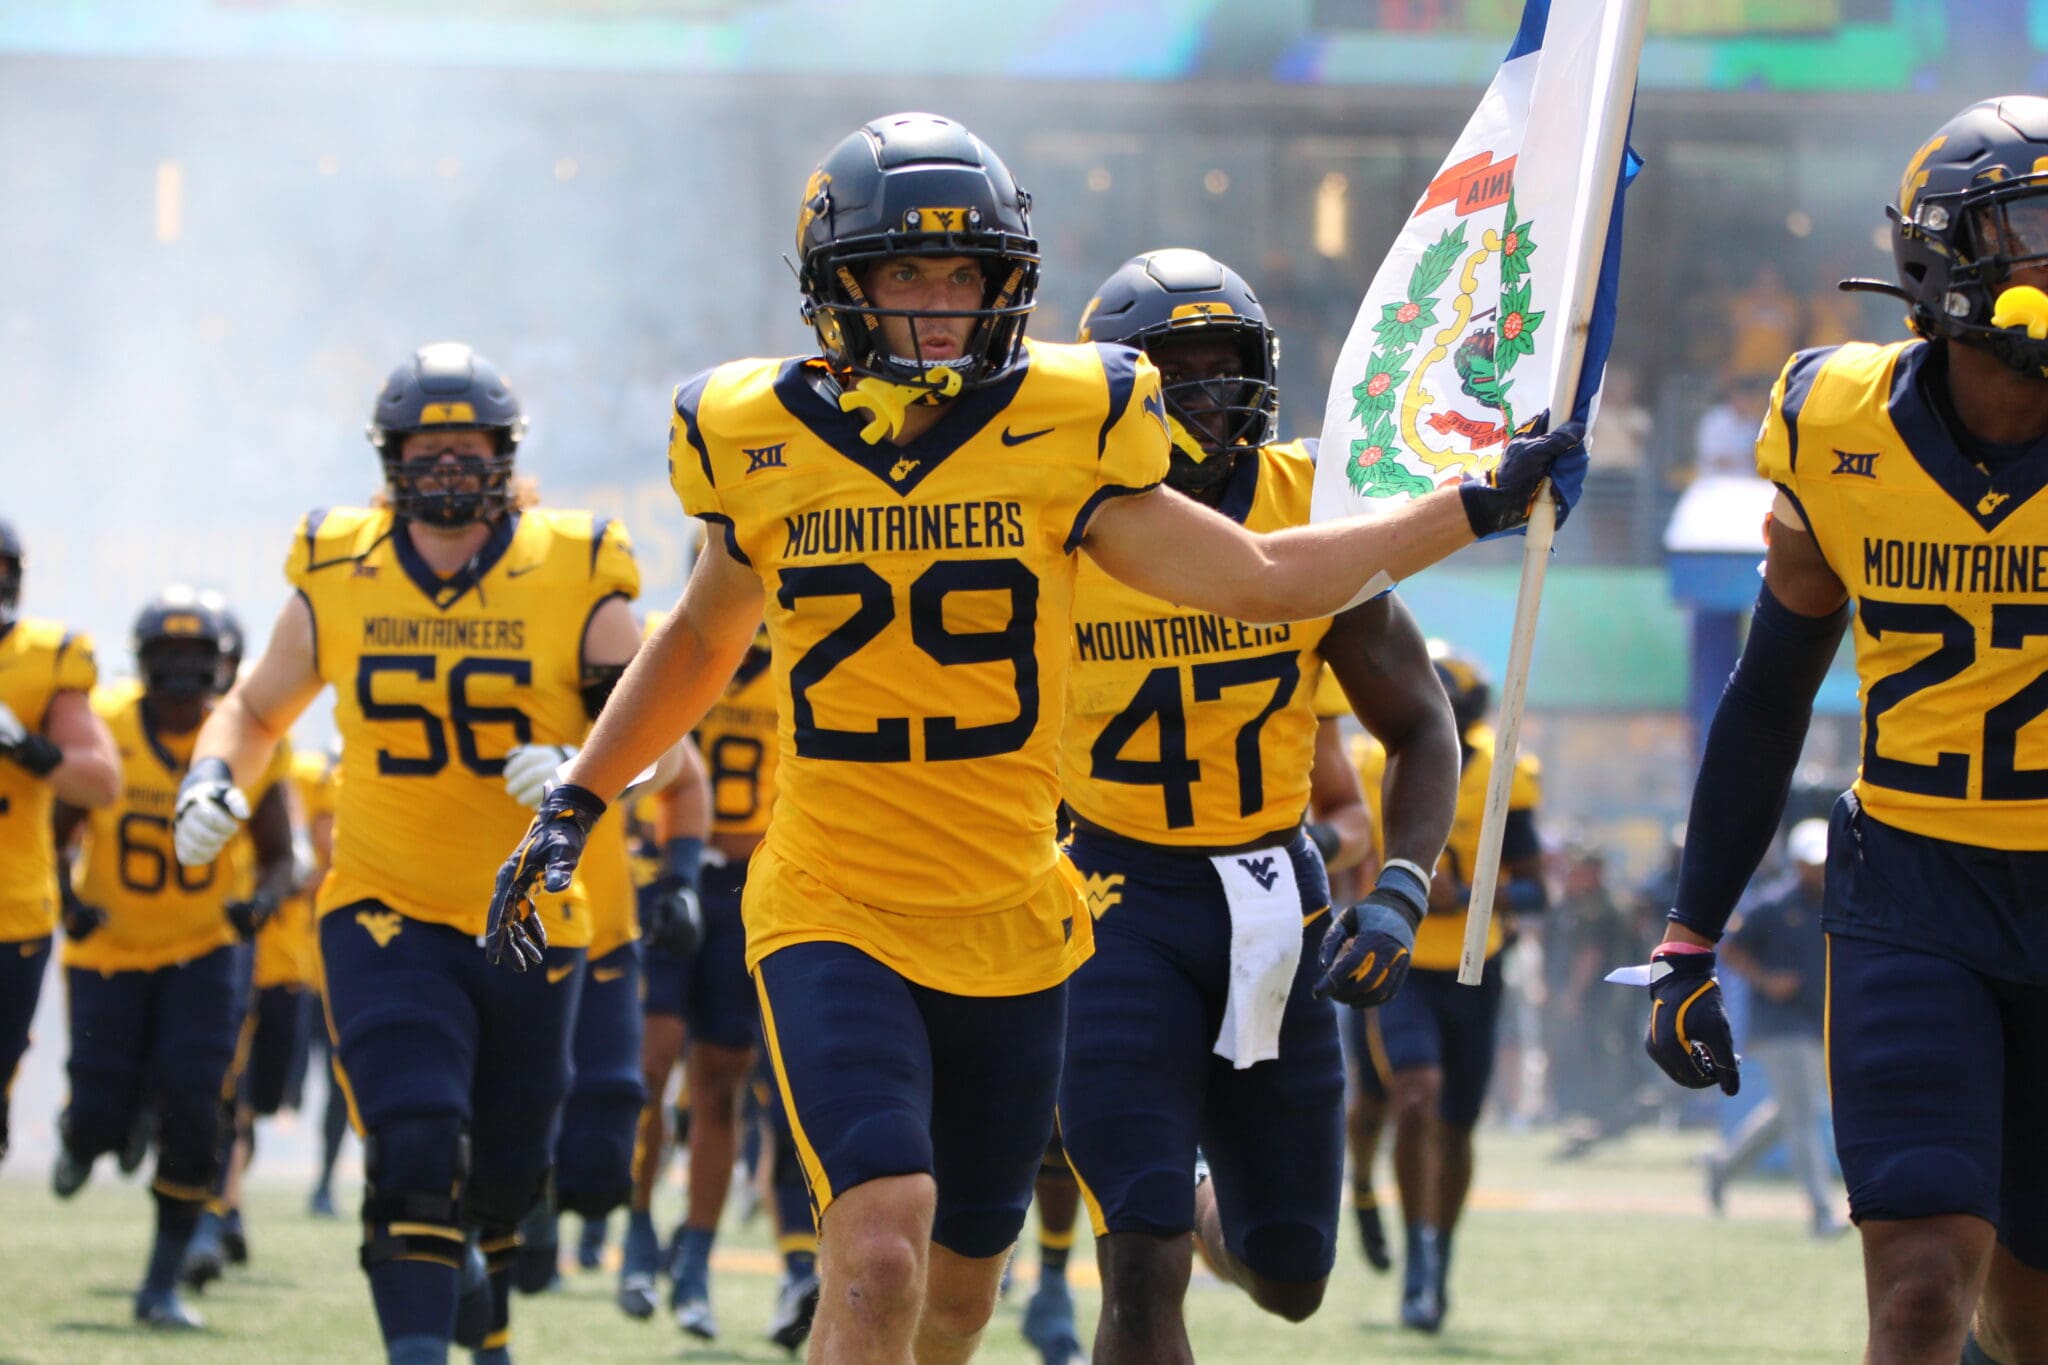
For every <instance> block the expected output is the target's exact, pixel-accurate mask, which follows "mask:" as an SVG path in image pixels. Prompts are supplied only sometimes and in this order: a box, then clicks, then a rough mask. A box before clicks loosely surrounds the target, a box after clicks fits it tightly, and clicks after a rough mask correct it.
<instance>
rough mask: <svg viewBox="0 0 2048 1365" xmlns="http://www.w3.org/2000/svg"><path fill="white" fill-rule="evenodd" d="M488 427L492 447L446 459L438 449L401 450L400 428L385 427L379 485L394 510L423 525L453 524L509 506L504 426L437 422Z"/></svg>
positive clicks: (490, 516) (490, 517)
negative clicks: (405, 454) (406, 452)
mask: <svg viewBox="0 0 2048 1365" xmlns="http://www.w3.org/2000/svg"><path fill="white" fill-rule="evenodd" d="M435 430H450V431H453V430H465V431H476V430H488V431H489V432H490V435H491V440H492V444H493V446H494V447H495V448H496V449H495V453H494V454H492V455H490V456H489V457H484V456H481V455H456V456H455V458H454V461H453V462H452V463H451V462H450V461H449V460H448V458H447V453H448V452H446V451H445V450H443V451H422V452H420V453H419V454H416V455H414V456H413V457H412V458H411V459H406V458H404V457H403V455H402V454H401V453H400V452H401V451H402V450H403V443H404V434H401V433H397V432H393V433H388V434H387V436H386V441H385V442H384V443H383V444H381V445H380V450H379V453H380V454H381V455H382V457H383V461H384V486H385V488H386V490H387V491H388V492H389V494H390V497H391V508H392V510H393V511H394V512H396V513H398V515H399V516H402V517H405V518H407V519H409V520H411V521H417V522H421V523H423V524H425V525H428V526H439V527H444V528H448V529H454V528H457V527H462V526H469V525H473V524H474V523H476V522H479V521H494V520H496V519H497V518H499V517H501V516H503V515H504V514H505V513H506V512H507V511H508V510H510V508H511V506H512V474H513V447H512V444H511V442H510V440H509V433H507V432H506V431H505V430H504V429H503V428H477V427H463V428H436V429H435Z"/></svg>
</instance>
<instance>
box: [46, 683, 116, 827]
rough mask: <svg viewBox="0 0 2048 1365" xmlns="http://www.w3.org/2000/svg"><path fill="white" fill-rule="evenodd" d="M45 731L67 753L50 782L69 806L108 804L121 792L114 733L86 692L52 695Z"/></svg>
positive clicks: (59, 796) (51, 776) (54, 770)
mask: <svg viewBox="0 0 2048 1365" xmlns="http://www.w3.org/2000/svg"><path fill="white" fill-rule="evenodd" d="M43 734H44V737H45V738H47V739H48V740H49V741H50V742H51V743H52V744H54V745H56V746H57V748H58V749H59V750H60V751H61V752H62V753H63V755H64V759H63V761H62V762H60V763H59V764H58V765H57V766H56V767H54V768H52V769H51V770H50V786H51V787H52V788H53V789H54V790H55V791H56V793H57V799H58V800H59V801H62V802H63V803H64V804H65V805H67V806H105V805H109V804H111V803H112V802H113V800H114V799H115V798H116V797H118V796H119V795H120V794H121V769H120V764H119V761H118V760H117V759H116V758H115V755H114V737H113V735H111V734H109V733H108V732H107V726H106V722H104V721H102V720H101V719H100V718H99V717H98V716H96V715H94V714H93V710H92V704H91V703H90V702H89V701H88V700H87V699H86V695H85V693H83V692H59V693H58V694H57V695H56V696H54V697H52V698H51V699H50V710H49V714H48V715H47V716H46V717H45V718H44V720H43Z"/></svg>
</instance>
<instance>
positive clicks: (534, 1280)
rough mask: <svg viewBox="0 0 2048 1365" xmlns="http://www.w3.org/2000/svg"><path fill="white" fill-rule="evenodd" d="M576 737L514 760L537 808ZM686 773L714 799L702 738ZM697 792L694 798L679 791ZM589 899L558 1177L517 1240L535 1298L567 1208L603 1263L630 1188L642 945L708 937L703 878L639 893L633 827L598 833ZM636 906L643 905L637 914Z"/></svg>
mask: <svg viewBox="0 0 2048 1365" xmlns="http://www.w3.org/2000/svg"><path fill="white" fill-rule="evenodd" d="M575 755H576V747H575V746H574V745H570V744H545V745H543V744H527V745H520V746H518V747H515V748H514V749H513V750H512V751H511V752H510V753H509V754H507V755H506V758H505V789H506V790H507V791H509V792H510V793H511V794H512V799H513V800H515V801H517V802H519V804H520V805H522V806H528V807H538V806H539V805H540V803H541V798H542V797H543V796H544V795H545V794H546V787H547V784H548V783H549V782H551V781H552V780H553V779H554V775H555V772H556V771H557V769H559V768H560V767H561V765H562V764H564V763H566V762H568V761H569V759H571V758H573V757H575ZM683 759H684V763H683V769H682V771H681V772H680V773H678V774H677V776H676V779H675V783H674V785H673V787H672V789H671V793H672V797H673V799H683V800H689V799H691V796H692V795H693V796H694V799H695V800H696V801H697V802H698V803H700V804H701V803H703V802H704V801H707V800H708V799H709V798H708V795H707V794H706V791H705V776H704V765H703V762H702V760H701V759H700V758H699V757H698V755H697V751H696V749H695V747H694V746H691V745H687V744H686V745H684V746H683ZM684 788H691V789H693V792H692V794H691V795H681V794H680V793H681V790H682V789H684ZM581 873H582V879H583V887H584V893H585V895H586V896H587V897H588V899H589V901H590V908H591V917H592V925H593V927H592V930H591V935H592V937H591V941H590V960H589V963H588V965H587V967H586V969H585V974H584V982H583V998H582V1000H581V1001H580V1002H579V1004H578V1005H577V1010H576V1023H575V1026H574V1041H573V1044H572V1046H573V1057H572V1061H573V1063H574V1066H573V1073H574V1079H573V1080H572V1081H571V1083H570V1087H569V1094H568V1097H567V1098H566V1099H565V1100H564V1101H563V1104H562V1125H561V1132H560V1133H559V1134H558V1135H557V1136H556V1138H555V1178H554V1184H553V1189H552V1191H551V1193H550V1196H549V1198H548V1199H547V1200H545V1201H543V1202H542V1203H541V1204H539V1205H537V1206H536V1207H535V1208H534V1210H533V1212H532V1213H530V1214H529V1215H527V1222H526V1225H525V1227H524V1228H523V1229H522V1232H521V1237H522V1245H521V1246H520V1248H519V1260H518V1276H517V1278H518V1284H519V1288H520V1289H521V1290H522V1291H523V1292H525V1293H528V1294H536V1293H539V1292H541V1291H542V1290H544V1289H547V1288H549V1287H550V1286H552V1285H553V1284H555V1283H556V1282H557V1281H558V1280H559V1279H560V1272H559V1270H558V1269H557V1260H558V1257H559V1255H560V1234H559V1232H558V1223H559V1215H560V1213H561V1212H562V1211H563V1210H567V1211H569V1212H571V1213H574V1214H575V1215H577V1217H578V1218H580V1219H582V1221H583V1233H582V1236H581V1237H580V1238H579V1239H578V1247H577V1259H578V1261H579V1262H580V1263H581V1264H583V1265H584V1266H585V1267H586V1268H594V1267H595V1266H596V1264H597V1262H598V1259H599V1258H600V1257H601V1256H602V1255H603V1249H604V1228H605V1222H606V1220H607V1219H609V1218H610V1217H611V1211H612V1210H613V1209H615V1208H618V1207H619V1206H620V1205H622V1204H626V1203H628V1202H629V1201H630V1200H631V1198H632V1195H633V1149H634V1144H635V1140H636V1137H637V1134H638V1130H639V1125H640V1114H641V1110H642V1107H643V1106H644V1104H645V1102H646V1098H647V1091H646V1088H645V1087H644V1086H643V1085H642V1083H641V1067H640V1058H641V1050H642V1049H641V1022H640V1016H641V999H642V996H643V994H644V992H643V991H642V988H641V952H642V944H643V941H644V943H645V945H646V947H647V948H648V949H649V950H651V951H657V952H663V953H669V954H673V953H678V952H680V953H688V952H690V951H692V950H693V949H694V947H695V945H696V942H697V940H698V939H699V938H700V937H701V936H702V932H703V929H702V913H701V911H700V910H699V908H698V904H697V898H696V890H695V887H694V886H684V887H682V888H680V889H679V890H677V891H675V892H674V893H673V894H664V895H658V896H653V897H641V896H639V894H638V889H637V888H636V887H635V886H634V884H633V870H632V865H631V860H630V858H629V856H628V853H627V847H626V824H625V822H624V821H614V822H613V823H611V824H609V825H606V826H604V827H603V828H600V829H598V830H597V831H595V832H594V834H593V837H592V839H591V843H590V847H589V849H588V850H587V851H586V853H585V856H584V861H583V863H582V868H581ZM636 902H637V903H638V905H641V906H644V907H645V913H644V914H642V913H636Z"/></svg>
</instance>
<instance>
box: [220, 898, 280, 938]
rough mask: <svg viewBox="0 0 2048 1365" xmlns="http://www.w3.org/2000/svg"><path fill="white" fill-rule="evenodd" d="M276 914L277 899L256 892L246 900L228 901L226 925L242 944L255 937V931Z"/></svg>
mask: <svg viewBox="0 0 2048 1365" xmlns="http://www.w3.org/2000/svg"><path fill="white" fill-rule="evenodd" d="M276 913H277V897H275V896H273V895H271V894H270V893H269V892H267V891H258V892H257V893H256V894H255V895H253V896H251V897H249V898H248V899H247V900H239V901H229V902H228V906H227V917H228V924H229V925H230V926H231V927H232V928H233V929H234V931H235V937H236V938H237V939H240V940H241V941H242V942H243V943H247V942H248V941H249V940H250V939H252V938H254V937H256V931H257V930H258V929H261V928H262V927H263V926H264V925H266V924H268V923H270V917H271V916H272V915H275V914H276Z"/></svg>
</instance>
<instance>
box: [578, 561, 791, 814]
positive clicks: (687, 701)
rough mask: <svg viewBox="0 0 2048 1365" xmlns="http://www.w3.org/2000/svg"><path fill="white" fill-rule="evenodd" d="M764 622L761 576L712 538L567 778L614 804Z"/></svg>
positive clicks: (706, 701) (679, 732) (708, 703)
mask: <svg viewBox="0 0 2048 1365" xmlns="http://www.w3.org/2000/svg"><path fill="white" fill-rule="evenodd" d="M760 621H761V580H760V579H759V578H757V577H755V576H754V574H753V573H752V572H751V571H750V570H749V569H748V568H747V567H746V566H745V565H743V564H740V563H739V562H738V561H736V560H734V559H733V558H732V556H731V555H730V554H728V553H727V552H726V549H725V544H724V542H723V541H722V540H720V539H719V538H718V537H716V536H713V537H711V538H709V539H708V540H707V541H706V542H705V545H704V549H703V552H702V553H701V554H699V555H698V556H697V563H696V566H695V567H694V568H693V569H692V570H691V572H690V581H689V584H688V586H686V587H685V588H684V589H683V597H682V600H681V601H680V602H678V603H677V604H676V609H675V610H674V611H672V612H670V613H669V614H668V615H667V616H666V617H665V618H663V620H662V623H661V624H660V625H659V626H657V627H655V630H654V634H653V635H651V636H649V637H648V639H647V642H646V643H645V644H643V645H640V646H639V652H638V653H637V654H635V653H632V652H631V651H628V657H630V658H631V659H632V660H633V662H632V664H631V665H630V666H629V667H628V668H627V669H626V674H625V676H624V677H623V678H621V679H619V683H618V686H617V688H615V689H614V690H613V692H612V696H611V700H610V701H609V702H607V703H606V704H605V708H604V713H603V714H602V715H600V716H599V717H598V718H597V724H596V725H595V726H593V727H592V729H591V731H590V738H589V740H588V741H587V742H586V743H585V744H584V746H583V749H582V752H580V753H578V754H577V755H576V758H575V761H574V762H572V763H571V764H570V765H569V767H568V770H567V771H566V772H565V773H564V774H563V775H562V776H563V780H564V781H565V782H571V783H574V784H575V785H576V786H579V787H582V788H583V789H585V790H586V791H589V792H592V793H595V794H596V795H597V797H598V798H599V799H600V800H603V801H607V802H608V801H610V800H612V799H613V798H615V797H616V796H617V795H618V794H619V793H620V792H622V791H624V790H625V788H626V784H627V783H628V782H630V781H632V780H633V778H634V777H635V776H636V775H637V774H638V773H639V772H640V771H641V770H642V769H644V768H646V767H647V765H648V764H650V763H652V762H654V761H655V759H657V758H659V757H660V756H661V755H662V753H663V752H664V751H665V750H667V749H670V748H672V747H673V746H674V745H675V744H676V742H677V741H678V740H680V739H682V738H683V737H684V736H685V735H687V734H689V732H690V729H691V727H693V726H694V725H696V723H697V722H698V721H700V720H702V719H703V718H704V713H705V712H706V711H709V710H710V709H711V707H712V704H713V703H714V702H716V701H717V700H718V697H719V694H720V693H721V692H723V691H724V690H725V684H726V681H727V680H728V679H730V678H731V677H732V674H733V670H734V669H735V668H737V667H738V666H739V661H740V656H741V655H743V654H745V653H746V652H747V645H748V643H749V642H750V641H751V640H752V639H753V637H754V627H755V626H757V625H759V624H760Z"/></svg>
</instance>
